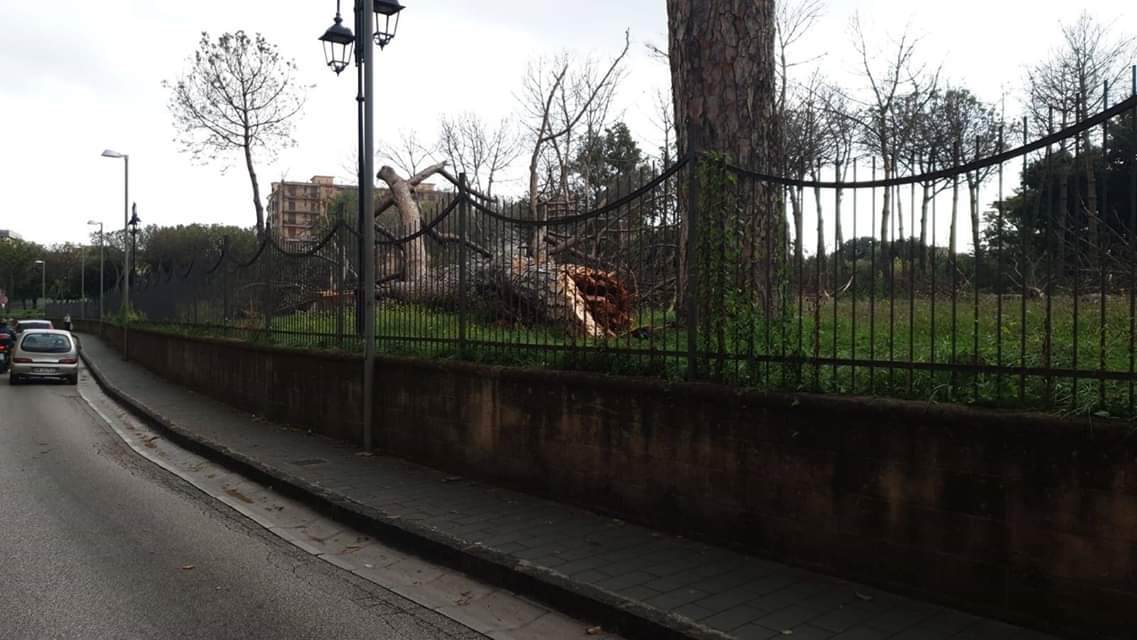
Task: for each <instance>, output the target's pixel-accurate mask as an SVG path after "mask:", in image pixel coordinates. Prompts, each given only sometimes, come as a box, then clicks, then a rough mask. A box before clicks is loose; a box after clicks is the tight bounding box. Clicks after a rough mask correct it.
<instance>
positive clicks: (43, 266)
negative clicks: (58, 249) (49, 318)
mask: <svg viewBox="0 0 1137 640" xmlns="http://www.w3.org/2000/svg"><path fill="white" fill-rule="evenodd" d="M34 264H38V265H39V266H40V272H39V297H40V300H43V312H44V315H47V263H46V262H44V261H43V260H36V261H35V263H34Z"/></svg>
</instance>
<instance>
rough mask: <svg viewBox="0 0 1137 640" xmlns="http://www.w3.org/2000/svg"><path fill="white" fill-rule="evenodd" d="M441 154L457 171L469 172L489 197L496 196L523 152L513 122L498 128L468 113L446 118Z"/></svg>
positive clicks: (472, 181) (504, 123) (475, 184)
mask: <svg viewBox="0 0 1137 640" xmlns="http://www.w3.org/2000/svg"><path fill="white" fill-rule="evenodd" d="M437 148H438V153H439V154H440V155H441V156H442V157H443V158H444V159H446V160H447V162H448V163H449V165H450V166H451V167H453V168H454V170H455V171H458V172H460V173H465V174H466V177H467V179H468V180H469V181H470V185H471V186H472V187H473V188H474V189H475V190H477V191H478V192H480V193H481V194H482V195H484V196H486V197H487V198H492V197H493V188H494V183H495V182H496V181H497V179H498V176H499V174H500V173H501V172H502V171H504V170H505V169H506V168H508V167H509V165H510V164H512V163H513V161H514V160H516V159H517V156H518V155H519V154H520V152H521V145H520V144H519V141H518V139H517V134H516V132H515V131H514V130H513V127H512V125H511V123H510V120H508V119H505V118H503V119H502V120H501V121H499V122H498V123H497V124H496V125H491V124H488V123H487V122H486V121H485V120H483V119H482V118H481V117H480V116H478V115H476V114H474V113H471V112H465V113H461V114H458V115H454V116H443V118H442V122H441V127H440V132H439V138H438V145H437Z"/></svg>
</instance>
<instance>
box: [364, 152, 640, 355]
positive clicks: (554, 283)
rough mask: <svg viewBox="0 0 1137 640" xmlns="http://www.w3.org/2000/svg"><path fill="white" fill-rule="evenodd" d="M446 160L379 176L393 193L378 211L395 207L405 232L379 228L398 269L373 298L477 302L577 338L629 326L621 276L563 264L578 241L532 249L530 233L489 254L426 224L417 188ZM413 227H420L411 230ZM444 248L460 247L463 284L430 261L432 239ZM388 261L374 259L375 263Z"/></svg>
mask: <svg viewBox="0 0 1137 640" xmlns="http://www.w3.org/2000/svg"><path fill="white" fill-rule="evenodd" d="M444 171H445V163H440V164H436V165H433V166H431V167H428V168H426V169H425V170H423V171H421V172H419V173H418V174H416V175H414V176H412V177H410V178H403V177H402V176H400V175H399V174H398V173H397V172H396V171H395V170H394V169H393V168H391V167H389V166H384V167H383V168H382V169H381V170H380V171H379V178H380V179H381V180H383V181H384V182H385V183H387V187H388V189H389V190H390V193H389V194H388V195H387V196H385V197H384V198H382V199H381V200H380V201H379V202H378V203H377V206H376V216H378V214H380V213H382V212H384V211H386V210H388V209H390V208H391V207H392V206H394V207H395V208H396V210H397V213H398V222H399V226H400V227H401V228H402V229H403V230H404V232H405V233H406V234H407V235H405V236H404V237H402V238H399V237H397V236H396V234H394V233H393V232H391V231H390V230H388V229H383V228H381V227H380V228H379V236H380V237H381V238H383V239H382V240H380V244H381V245H384V246H389V247H392V248H393V250H394V251H395V253H396V255H397V259H396V260H395V262H397V264H398V269H397V271H396V272H394V273H384V274H379V276H378V278H377V281H376V295H377V296H378V297H379V298H380V299H385V300H397V301H400V302H407V303H414V304H422V305H425V306H430V307H441V308H454V307H457V306H458V305H459V304H460V303H461V302H462V297H463V295H465V296H467V297H466V299H467V301H469V300H474V301H475V302H476V303H477V304H478V306H479V307H481V308H484V309H487V310H488V311H489V312H490V313H491V314H493V315H495V316H496V317H497V318H498V319H503V320H508V321H513V322H520V323H536V322H544V323H554V324H557V325H561V326H563V327H564V328H565V329H566V331H568V332H569V333H570V334H572V335H576V336H582V337H591V338H603V337H609V336H614V335H616V334H617V333H620V332H623V331H625V330H627V329H628V328H629V327H630V325H631V304H632V303H631V294H630V293H629V291H628V289H627V287H626V286H625V285H624V283H623V282H622V281H621V279H620V278H619V276H618V275H616V274H615V273H613V272H611V271H603V270H600V269H597V268H595V267H591V266H586V265H582V264H574V263H569V262H565V261H563V256H565V255H568V254H570V253H571V252H572V251H573V250H574V248H575V247H577V245H578V244H580V239H578V238H553V237H551V236H546V237H545V244H546V247H545V248H544V249H542V250H539V251H532V250H531V247H530V246H529V244H528V239H527V238H525V237H523V236H524V235H525V234H513V235H514V236H516V237H515V238H510V239H509V241H508V242H502V243H500V246H497V247H495V249H496V250H491V249H489V248H487V247H485V246H482V245H480V244H478V243H477V242H475V241H474V240H472V239H470V238H461V237H459V236H457V235H455V234H453V233H444V232H443V231H441V230H440V229H439V227H440V226H441V225H440V222H441V219H442V218H445V217H446V216H447V215H449V213H450V211H452V210H453V207H452V208H451V209H450V210H449V211H447V212H446V213H444V214H443V215H441V216H440V217H439V219H438V220H435V221H433V222H432V223H430V224H429V225H428V224H424V221H423V219H422V212H421V210H420V209H419V206H418V203H417V202H416V201H415V198H414V189H415V187H416V186H418V185H419V184H421V183H422V182H423V181H424V180H426V179H427V178H429V177H431V176H433V175H436V174H439V173H443V172H444ZM411 230H416V231H414V232H413V233H412V232H411ZM428 239H430V240H432V241H434V242H437V243H439V244H442V245H457V244H463V245H464V247H465V249H466V251H465V256H466V257H465V271H466V274H465V275H466V283H465V285H466V286H465V287H464V289H463V288H462V287H460V283H459V280H460V268H461V267H460V265H457V264H450V265H444V266H435V265H433V264H432V261H431V257H430V252H429V251H428V249H427V244H426V243H427V240H428ZM381 262H383V261H381V260H377V264H378V263H381Z"/></svg>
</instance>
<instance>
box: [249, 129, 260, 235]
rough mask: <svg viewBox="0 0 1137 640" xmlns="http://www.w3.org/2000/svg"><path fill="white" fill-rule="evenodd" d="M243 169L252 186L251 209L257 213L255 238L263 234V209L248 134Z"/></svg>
mask: <svg viewBox="0 0 1137 640" xmlns="http://www.w3.org/2000/svg"><path fill="white" fill-rule="evenodd" d="M245 168H247V169H248V170H249V182H251V183H252V184H253V208H254V209H255V210H256V212H257V236H258V237H260V236H261V235H263V234H264V230H265V208H264V205H263V204H261V187H260V185H259V184H257V171H256V169H254V168H253V148H252V143H251V142H250V140H249V136H248V134H246V135H245Z"/></svg>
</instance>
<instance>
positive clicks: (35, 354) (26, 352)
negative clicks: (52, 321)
mask: <svg viewBox="0 0 1137 640" xmlns="http://www.w3.org/2000/svg"><path fill="white" fill-rule="evenodd" d="M25 380H66V381H67V382H68V383H69V384H79V346H78V345H77V344H76V343H75V338H74V337H73V336H72V335H71V334H70V333H69V332H67V331H58V330H55V329H28V330H27V331H24V332H23V333H21V334H20V335H19V337H18V338H17V339H16V348H15V350H14V351H13V352H12V369H11V373H10V374H9V376H8V382H9V383H10V384H14V385H15V384H20V383H21V382H24V381H25Z"/></svg>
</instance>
